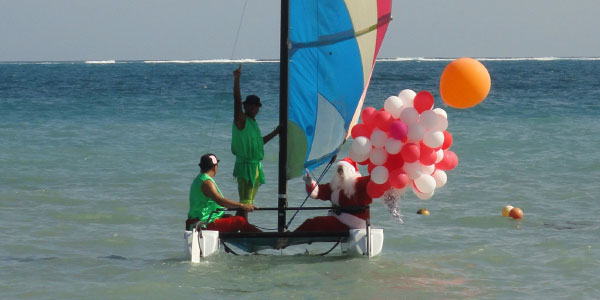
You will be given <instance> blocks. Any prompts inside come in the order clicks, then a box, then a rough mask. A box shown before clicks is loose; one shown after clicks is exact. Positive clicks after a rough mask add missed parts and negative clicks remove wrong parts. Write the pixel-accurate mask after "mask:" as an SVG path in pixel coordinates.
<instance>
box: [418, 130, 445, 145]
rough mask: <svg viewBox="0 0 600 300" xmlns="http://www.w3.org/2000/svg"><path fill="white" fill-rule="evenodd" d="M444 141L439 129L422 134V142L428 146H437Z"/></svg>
mask: <svg viewBox="0 0 600 300" xmlns="http://www.w3.org/2000/svg"><path fill="white" fill-rule="evenodd" d="M443 143H444V133H442V132H441V131H428V132H427V133H425V135H424V136H423V144H425V145H427V147H429V148H438V147H440V146H442V144H443Z"/></svg>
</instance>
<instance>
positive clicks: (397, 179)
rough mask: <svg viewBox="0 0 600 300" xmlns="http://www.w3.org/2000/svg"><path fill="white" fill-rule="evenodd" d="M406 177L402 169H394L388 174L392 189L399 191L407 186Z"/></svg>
mask: <svg viewBox="0 0 600 300" xmlns="http://www.w3.org/2000/svg"><path fill="white" fill-rule="evenodd" d="M408 179H409V178H408V175H406V172H404V170H402V169H396V170H394V171H392V172H391V173H390V179H389V180H388V181H389V182H390V185H391V186H392V187H393V188H396V189H401V188H404V187H405V186H406V185H407V184H408Z"/></svg>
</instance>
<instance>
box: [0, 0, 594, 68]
mask: <svg viewBox="0 0 600 300" xmlns="http://www.w3.org/2000/svg"><path fill="white" fill-rule="evenodd" d="M292 1H299V0H292ZM244 7H245V9H244ZM242 15H243V17H242ZM599 15H600V1H598V0H571V1H565V0H412V1H408V0H393V4H392V17H393V20H392V22H391V23H390V26H389V28H388V33H387V36H386V39H385V40H384V43H383V45H382V48H381V50H380V53H379V57H380V58H396V57H403V58H404V57H409V58H412V57H426V58H434V57H442V58H455V57H462V56H470V57H477V58H483V57H600V17H599ZM279 21H280V19H279V1H277V0H102V1H100V0H0V61H64V60H68V61H74V60H196V59H202V60H204V59H245V58H255V59H278V57H279ZM238 29H239V31H238Z"/></svg>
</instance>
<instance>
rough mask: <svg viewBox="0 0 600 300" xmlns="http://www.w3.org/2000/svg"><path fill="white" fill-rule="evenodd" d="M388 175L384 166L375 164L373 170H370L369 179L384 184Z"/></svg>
mask: <svg viewBox="0 0 600 300" xmlns="http://www.w3.org/2000/svg"><path fill="white" fill-rule="evenodd" d="M389 176H390V173H389V172H388V169H387V168H386V167H384V166H377V167H375V168H373V171H371V180H373V182H375V183H377V184H384V183H385V182H386V181H388V178H389Z"/></svg>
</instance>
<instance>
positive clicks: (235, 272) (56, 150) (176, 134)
mask: <svg viewBox="0 0 600 300" xmlns="http://www.w3.org/2000/svg"><path fill="white" fill-rule="evenodd" d="M449 62H450V60H446V59H395V60H394V59H392V60H383V61H379V62H378V63H377V64H376V66H375V70H374V74H373V77H372V80H371V86H370V89H369V91H368V93H367V95H366V102H365V105H366V106H374V107H376V108H381V107H382V106H383V103H384V100H385V99H386V98H387V97H389V96H391V95H396V94H398V92H399V91H401V90H403V89H413V90H415V91H420V90H427V91H430V92H432V93H433V95H434V96H435V98H436V100H435V106H436V107H441V108H444V109H445V110H446V112H447V114H448V121H449V127H448V131H449V132H450V133H452V135H453V139H454V141H453V145H452V150H453V151H454V152H455V153H456V154H457V155H458V157H459V164H458V166H457V167H456V168H455V169H454V170H451V171H448V172H447V174H448V182H447V184H446V186H444V187H443V188H440V189H438V190H436V193H435V195H434V196H433V197H432V198H431V199H429V200H420V199H418V198H417V197H416V196H414V195H413V194H412V193H406V194H405V196H403V198H402V200H401V203H400V208H401V212H402V214H403V220H404V223H403V224H400V223H398V222H396V221H394V219H393V218H392V217H391V216H390V215H389V213H388V212H387V209H386V208H385V207H384V206H383V204H381V200H375V201H374V202H375V203H374V204H373V206H372V209H371V211H372V218H373V220H372V222H373V224H374V225H375V226H376V227H380V228H383V229H384V232H385V243H384V248H383V252H382V254H381V255H380V256H377V257H374V258H372V259H365V258H352V257H347V256H343V255H341V254H340V252H339V250H338V249H336V250H334V251H332V253H331V254H330V255H328V256H318V255H316V254H318V253H321V252H325V251H326V250H328V249H329V246H330V245H325V246H321V245H310V246H307V247H292V248H288V249H286V250H284V251H283V252H280V251H277V252H267V253H263V254H259V255H240V256H236V255H233V254H227V253H225V252H221V253H219V254H217V255H215V256H212V257H209V259H208V260H206V261H205V262H203V263H201V264H196V265H194V264H191V263H189V262H188V261H187V259H186V257H185V254H184V240H183V230H182V229H183V224H184V220H185V218H186V214H187V209H188V191H189V185H190V184H191V182H192V180H193V178H194V177H195V175H196V174H197V173H198V171H199V170H198V166H197V164H198V161H199V158H200V156H201V155H202V154H203V153H205V152H208V151H210V152H214V153H216V154H217V156H219V158H220V160H221V163H220V168H219V173H218V174H217V176H216V179H217V182H218V183H219V186H220V188H221V190H222V191H223V193H224V194H225V196H226V197H228V198H231V199H237V185H236V182H235V181H234V179H233V177H232V175H231V173H232V170H233V163H234V157H233V155H232V154H231V152H230V141H231V123H232V119H233V99H232V86H233V80H232V72H233V70H234V69H235V68H236V67H237V65H238V63H239V62H227V61H221V62H219V61H187V62H184V61H180V62H156V61H154V62H144V61H124V62H121V61H116V62H115V61H106V62H23V63H16V62H10V63H0V298H2V299H598V297H599V296H598V295H599V294H600V217H599V215H600V205H599V202H598V201H599V198H600V183H599V182H600V154H599V152H598V148H599V147H600V121H599V119H598V118H599V117H600V77H599V75H600V60H599V59H593V58H591V59H559V58H544V59H482V60H481V62H482V63H483V64H484V65H485V66H486V67H487V69H488V71H489V73H490V75H491V79H492V87H491V90H490V93H489V95H488V97H487V99H485V100H484V101H483V102H482V103H481V104H479V105H478V106H476V107H473V108H470V109H466V110H458V109H453V108H451V107H447V106H445V105H444V103H443V101H441V98H440V96H439V79H440V76H441V73H442V71H443V69H444V67H445V66H446V65H447V64H448V63H449ZM242 65H243V69H242V70H243V75H242V94H243V95H247V94H251V93H252V94H258V95H259V96H261V99H262V102H263V107H262V109H261V112H260V114H259V115H258V117H257V120H258V123H259V125H260V128H261V130H262V131H263V134H266V133H268V132H270V131H271V130H272V129H273V128H275V127H276V126H277V123H278V108H279V105H278V97H279V96H278V95H279V90H278V86H279V81H278V80H279V79H278V72H279V66H278V64H277V62H273V61H255V60H246V61H243V63H242ZM347 150H348V147H345V148H344V149H343V151H342V155H344V154H345V153H347ZM277 159H278V138H275V139H274V140H273V141H271V142H270V143H268V144H267V145H266V147H265V160H264V161H263V165H264V170H265V174H266V176H267V183H266V184H265V185H263V186H262V187H261V188H260V190H259V192H258V196H257V205H258V206H262V207H273V206H276V203H277ZM330 176H331V175H330V174H328V175H325V177H326V178H329V177H330ZM288 189H289V203H290V206H297V205H299V204H300V202H302V201H303V200H304V196H305V192H304V188H303V183H302V181H301V180H300V179H294V180H291V181H289V188H288ZM506 205H512V206H517V207H520V208H521V209H522V210H523V212H524V217H523V219H522V220H514V219H511V218H507V217H502V216H501V210H502V208H503V207H504V206H506ZM423 207H425V208H427V209H428V210H429V211H430V212H431V215H430V216H423V215H418V214H416V211H417V210H418V209H420V208H423ZM314 214H315V213H314V212H313V213H308V212H305V213H300V214H299V215H298V216H297V217H296V220H295V221H294V222H295V224H292V225H291V227H292V228H295V227H296V226H298V225H299V224H300V222H301V221H302V220H303V219H305V218H306V217H309V216H311V215H314ZM250 221H251V222H252V223H256V224H260V225H261V226H263V227H266V228H273V227H276V223H277V216H276V215H275V214H274V213H272V212H268V211H261V212H255V213H252V214H251V215H250Z"/></svg>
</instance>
